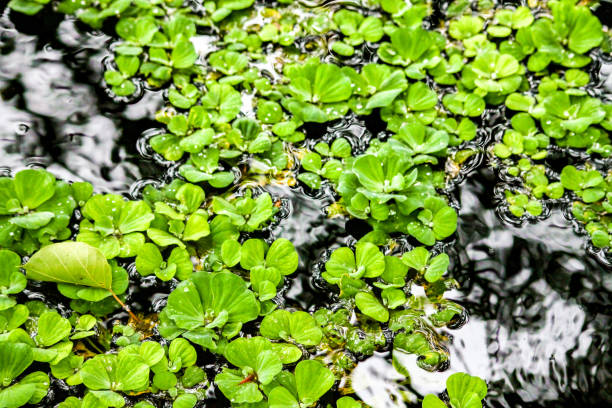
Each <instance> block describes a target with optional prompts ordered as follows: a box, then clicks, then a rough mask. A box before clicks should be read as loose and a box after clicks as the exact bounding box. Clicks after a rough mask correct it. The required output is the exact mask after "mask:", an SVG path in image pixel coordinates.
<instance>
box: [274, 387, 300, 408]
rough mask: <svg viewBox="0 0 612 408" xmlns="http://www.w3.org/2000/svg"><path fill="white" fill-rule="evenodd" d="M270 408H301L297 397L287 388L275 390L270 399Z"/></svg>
mask: <svg viewBox="0 0 612 408" xmlns="http://www.w3.org/2000/svg"><path fill="white" fill-rule="evenodd" d="M268 402H269V407H270V408H300V403H299V402H298V401H297V399H296V397H295V396H294V395H293V394H292V393H291V391H289V390H288V389H286V388H285V387H276V388H274V389H273V390H272V391H271V392H270V395H269V397H268Z"/></svg>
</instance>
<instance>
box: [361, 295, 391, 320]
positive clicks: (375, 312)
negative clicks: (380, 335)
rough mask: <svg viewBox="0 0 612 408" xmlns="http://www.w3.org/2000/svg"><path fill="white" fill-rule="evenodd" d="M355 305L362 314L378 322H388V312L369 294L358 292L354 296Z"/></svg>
mask: <svg viewBox="0 0 612 408" xmlns="http://www.w3.org/2000/svg"><path fill="white" fill-rule="evenodd" d="M355 304H356V305H357V307H358V308H359V310H361V312H362V313H363V314H365V315H366V316H369V317H371V318H372V319H374V320H376V321H379V322H382V323H384V322H386V321H388V320H389V311H388V310H387V309H386V308H385V307H384V306H383V305H382V304H381V303H380V302H379V301H378V299H377V298H376V297H375V296H374V295H372V294H371V293H369V292H359V293H357V295H355Z"/></svg>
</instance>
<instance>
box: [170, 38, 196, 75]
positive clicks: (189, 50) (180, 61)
mask: <svg viewBox="0 0 612 408" xmlns="http://www.w3.org/2000/svg"><path fill="white" fill-rule="evenodd" d="M171 59H172V65H173V66H174V67H175V68H178V69H184V68H189V67H191V66H193V64H194V63H195V62H196V60H197V59H198V54H197V52H196V50H195V47H194V46H193V44H192V43H191V41H189V40H188V39H186V38H183V37H182V36H181V37H179V40H178V41H177V43H176V44H175V45H174V47H173V48H172V56H171Z"/></svg>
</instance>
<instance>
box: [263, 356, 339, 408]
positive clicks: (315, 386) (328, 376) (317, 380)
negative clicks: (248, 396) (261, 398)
mask: <svg viewBox="0 0 612 408" xmlns="http://www.w3.org/2000/svg"><path fill="white" fill-rule="evenodd" d="M279 382H280V383H281V386H278V387H276V388H274V389H272V391H270V395H269V406H270V407H278V408H280V407H291V408H294V407H295V408H302V407H312V406H314V405H315V404H316V403H317V401H318V400H319V398H321V397H322V396H323V395H324V394H325V393H326V392H327V391H328V390H329V389H330V388H331V387H332V386H333V385H334V382H335V378H334V375H333V373H332V372H331V371H330V370H329V369H328V368H326V367H325V366H324V365H323V364H322V363H321V362H319V361H317V360H304V361H300V362H299V363H298V364H297V365H296V366H295V372H294V374H293V375H291V374H289V375H288V376H287V377H285V378H284V379H283V381H282V382H281V381H279Z"/></svg>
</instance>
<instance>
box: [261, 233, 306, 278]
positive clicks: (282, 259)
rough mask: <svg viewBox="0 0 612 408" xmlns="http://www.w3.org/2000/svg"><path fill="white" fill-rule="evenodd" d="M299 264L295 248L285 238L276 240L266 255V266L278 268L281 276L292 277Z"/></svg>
mask: <svg viewBox="0 0 612 408" xmlns="http://www.w3.org/2000/svg"><path fill="white" fill-rule="evenodd" d="M298 264H299V259H298V254H297V251H296V250H295V247H294V246H293V244H292V243H291V241H289V240H288V239H285V238H279V239H277V240H275V241H274V242H273V243H272V245H270V249H269V250H268V253H267V254H266V266H268V267H271V268H276V269H277V270H278V271H279V272H280V273H281V275H290V274H292V273H293V272H295V271H296V269H297V267H298Z"/></svg>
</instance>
